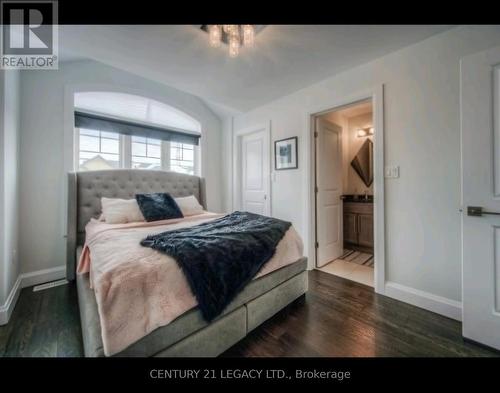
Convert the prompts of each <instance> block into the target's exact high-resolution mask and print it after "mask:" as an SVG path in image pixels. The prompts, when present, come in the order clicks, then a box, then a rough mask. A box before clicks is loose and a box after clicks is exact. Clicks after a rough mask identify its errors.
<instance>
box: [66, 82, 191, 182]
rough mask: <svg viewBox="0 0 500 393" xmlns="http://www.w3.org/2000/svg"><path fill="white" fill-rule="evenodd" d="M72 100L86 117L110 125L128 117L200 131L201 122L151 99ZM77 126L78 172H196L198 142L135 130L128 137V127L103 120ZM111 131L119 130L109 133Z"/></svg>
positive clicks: (99, 96) (82, 96)
mask: <svg viewBox="0 0 500 393" xmlns="http://www.w3.org/2000/svg"><path fill="white" fill-rule="evenodd" d="M74 98H75V111H77V112H83V113H84V114H86V115H85V116H92V115H93V116H101V117H104V118H105V120H106V121H107V122H108V123H109V122H113V121H115V123H116V122H117V121H132V122H133V123H136V124H141V125H144V127H148V126H149V127H160V128H162V127H163V129H168V130H173V132H174V133H179V132H180V133H184V134H190V135H191V136H192V135H196V138H199V135H200V124H199V123H198V122H197V121H196V120H194V119H193V118H191V117H189V116H188V115H186V114H185V113H183V112H180V111H179V110H177V109H175V108H172V107H169V106H168V105H166V104H163V103H161V102H158V101H154V100H152V99H148V98H145V97H140V96H134V95H130V94H122V93H112V92H85V93H76V94H75V97H74ZM75 114H76V112H75ZM87 114H89V115H87ZM79 126H80V127H82V128H76V129H75V153H76V154H75V156H76V157H75V168H76V169H77V170H80V171H86V170H103V169H114V168H134V169H155V170H170V171H174V172H181V173H186V174H191V175H194V174H198V173H199V169H200V168H199V158H198V156H199V154H200V151H199V146H197V145H192V144H189V143H180V142H169V141H162V140H160V139H153V138H149V137H146V136H135V135H134V134H133V133H132V135H126V131H124V130H122V129H118V130H117V129H116V128H109V126H108V127H106V125H103V124H102V123H95V122H94V123H79ZM84 126H85V127H88V128H83V127H84ZM90 128H104V129H106V130H103V129H101V130H98V129H90ZM111 130H113V131H119V132H121V133H120V134H118V133H114V132H109V131H111ZM122 131H123V132H125V133H122ZM134 132H135V131H134ZM148 135H149V136H153V137H157V135H151V134H148ZM158 137H159V138H161V137H162V136H158ZM188 140H189V139H188ZM184 141H185V140H183V142H184ZM193 143H194V142H193Z"/></svg>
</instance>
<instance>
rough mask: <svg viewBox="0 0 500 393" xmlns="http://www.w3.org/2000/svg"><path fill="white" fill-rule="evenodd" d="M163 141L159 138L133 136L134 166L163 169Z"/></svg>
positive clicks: (136, 167) (137, 167)
mask: <svg viewBox="0 0 500 393" xmlns="http://www.w3.org/2000/svg"><path fill="white" fill-rule="evenodd" d="M161 147H162V142H161V141H160V140H159V139H151V138H143V137H139V136H133V137H132V168H134V169H162V163H161Z"/></svg>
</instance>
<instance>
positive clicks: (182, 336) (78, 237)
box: [67, 169, 308, 357]
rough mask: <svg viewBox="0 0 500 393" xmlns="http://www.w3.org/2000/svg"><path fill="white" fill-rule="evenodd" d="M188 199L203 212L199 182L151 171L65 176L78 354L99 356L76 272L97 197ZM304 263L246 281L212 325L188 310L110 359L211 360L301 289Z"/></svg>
mask: <svg viewBox="0 0 500 393" xmlns="http://www.w3.org/2000/svg"><path fill="white" fill-rule="evenodd" d="M152 192H168V193H170V194H171V195H172V196H174V197H184V196H189V195H194V196H195V197H196V198H197V199H198V200H199V202H200V203H201V204H202V205H203V207H204V208H205V209H206V197H205V183H204V179H203V178H200V177H197V176H190V175H185V174H180V173H174V172H165V171H152V170H128V169H120V170H103V171H89V172H78V173H70V174H68V228H67V279H68V280H70V281H73V280H76V285H77V289H78V302H79V307H80V317H81V325H82V335H83V344H84V354H85V356H87V357H102V356H105V351H104V349H103V338H102V335H101V324H100V316H99V311H98V305H97V302H96V295H95V293H94V291H93V290H92V289H91V288H90V284H89V274H88V273H87V274H76V266H77V261H78V260H79V257H80V253H81V252H82V247H83V245H84V243H85V226H86V225H87V223H88V222H89V221H90V220H91V219H96V218H98V217H99V215H100V214H101V200H100V198H101V197H108V198H123V199H132V198H134V196H135V194H136V193H152ZM306 268H307V260H306V258H304V257H300V258H298V259H297V260H294V261H290V262H289V263H288V264H287V265H286V266H283V267H281V268H279V269H277V270H274V271H272V272H270V273H269V274H265V275H262V276H260V277H258V278H256V279H254V280H252V281H251V282H250V283H249V284H248V285H247V286H246V287H245V288H244V290H243V291H242V292H240V293H239V294H238V296H237V297H236V298H235V299H234V300H233V301H232V302H231V303H230V304H229V306H227V307H226V308H225V309H224V311H223V312H222V313H221V314H220V315H219V316H218V317H217V318H215V319H214V320H213V321H211V322H207V321H206V320H205V319H204V318H203V317H202V315H201V313H200V310H199V309H198V307H193V308H191V309H189V310H187V311H186V312H184V313H183V314H182V315H180V316H178V317H177V318H175V319H174V320H173V321H171V322H170V323H168V324H166V325H164V326H161V327H158V328H157V329H155V330H153V331H151V332H150V333H149V334H147V335H145V336H144V337H142V338H140V339H139V340H137V341H135V342H134V343H132V344H131V345H129V346H128V347H126V348H125V349H123V350H121V351H120V352H118V353H114V354H113V355H112V356H119V357H137V356H138V357H149V356H159V357H171V356H172V357H173V356H204V357H207V356H217V355H219V354H221V353H222V352H224V351H225V350H227V349H228V348H230V347H231V346H232V345H234V344H235V343H237V342H238V341H239V340H241V339H242V338H244V337H245V336H246V335H247V334H248V333H249V332H250V331H252V330H253V329H255V328H256V327H257V326H259V325H260V324H261V323H263V322H264V321H266V320H267V319H269V318H270V317H271V316H273V315H274V314H276V313H277V312H278V311H280V310H281V309H282V308H284V307H285V306H286V305H288V304H289V303H291V302H293V301H294V300H295V299H297V298H298V297H300V296H302V295H303V294H305V293H306V291H307V286H308V281H307V272H306Z"/></svg>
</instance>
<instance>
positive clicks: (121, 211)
mask: <svg viewBox="0 0 500 393" xmlns="http://www.w3.org/2000/svg"><path fill="white" fill-rule="evenodd" d="M101 205H102V218H103V219H104V221H105V222H106V223H107V224H126V223H128V222H138V221H144V216H143V215H142V213H141V210H140V209H139V205H138V204H137V201H136V200H135V199H119V198H104V197H103V198H101Z"/></svg>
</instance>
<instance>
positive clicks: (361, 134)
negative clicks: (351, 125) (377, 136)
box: [356, 127, 374, 138]
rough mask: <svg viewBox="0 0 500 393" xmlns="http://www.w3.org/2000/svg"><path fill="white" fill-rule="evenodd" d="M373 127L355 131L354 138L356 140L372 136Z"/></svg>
mask: <svg viewBox="0 0 500 393" xmlns="http://www.w3.org/2000/svg"><path fill="white" fill-rule="evenodd" d="M373 132H374V130H373V127H365V128H359V129H357V130H356V136H357V137H358V138H363V137H365V136H370V135H373Z"/></svg>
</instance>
